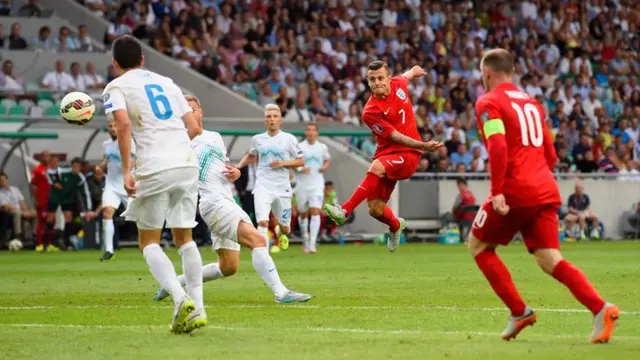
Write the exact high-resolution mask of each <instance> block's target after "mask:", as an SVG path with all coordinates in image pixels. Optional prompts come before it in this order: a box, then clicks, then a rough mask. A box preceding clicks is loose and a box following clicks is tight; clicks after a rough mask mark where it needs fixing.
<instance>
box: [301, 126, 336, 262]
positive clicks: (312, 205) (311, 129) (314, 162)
mask: <svg viewBox="0 0 640 360" xmlns="http://www.w3.org/2000/svg"><path fill="white" fill-rule="evenodd" d="M304 136H305V140H303V141H302V142H300V144H298V146H299V147H300V150H302V155H303V156H304V167H300V168H298V169H296V174H295V176H296V198H297V199H298V211H299V212H300V215H298V223H299V224H300V232H301V233H302V251H304V252H305V253H311V254H315V253H316V240H317V239H318V233H319V232H320V208H321V207H322V203H323V201H324V176H323V175H322V174H324V172H325V171H327V169H328V168H329V165H330V164H331V155H329V148H327V145H325V144H323V143H321V142H319V141H318V125H317V124H307V128H306V130H305V131H304Z"/></svg>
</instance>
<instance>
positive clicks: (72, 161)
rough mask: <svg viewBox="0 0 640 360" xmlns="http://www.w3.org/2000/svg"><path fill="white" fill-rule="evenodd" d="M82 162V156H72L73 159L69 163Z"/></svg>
mask: <svg viewBox="0 0 640 360" xmlns="http://www.w3.org/2000/svg"><path fill="white" fill-rule="evenodd" d="M83 163H84V160H82V158H80V157H74V158H73V159H71V165H73V164H80V165H82V164H83Z"/></svg>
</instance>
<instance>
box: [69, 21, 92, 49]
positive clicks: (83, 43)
mask: <svg viewBox="0 0 640 360" xmlns="http://www.w3.org/2000/svg"><path fill="white" fill-rule="evenodd" d="M73 42H74V45H73V47H74V48H75V50H77V51H94V50H95V47H94V44H93V40H91V38H90V37H89V28H87V25H80V26H78V35H77V36H75V37H74V38H73Z"/></svg>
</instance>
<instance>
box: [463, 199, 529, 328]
mask: <svg viewBox="0 0 640 360" xmlns="http://www.w3.org/2000/svg"><path fill="white" fill-rule="evenodd" d="M511 211H512V212H513V214H512V213H511V212H510V213H509V214H507V216H508V217H507V216H500V215H498V214H496V213H495V212H494V211H493V208H492V205H491V202H485V203H484V205H483V206H482V208H481V209H480V211H478V214H477V215H476V218H475V220H474V221H473V228H472V229H471V232H470V233H469V240H468V242H467V246H468V249H469V253H470V254H471V256H473V258H474V260H475V262H476V265H477V266H478V268H480V271H482V274H483V275H484V277H485V278H486V279H487V281H488V282H489V284H490V285H491V288H492V289H493V291H494V292H495V293H496V295H498V297H499V298H500V300H502V302H503V303H504V304H505V305H506V306H507V308H509V310H510V311H511V317H510V318H509V322H508V324H507V328H506V329H505V330H504V331H503V332H502V334H501V337H502V338H503V339H504V340H511V339H515V337H516V336H517V335H518V334H519V333H520V331H522V330H523V329H524V328H525V327H527V326H530V325H533V324H534V323H535V321H536V315H535V313H534V312H533V310H531V309H529V308H528V307H527V305H526V304H525V303H524V301H523V300H522V297H521V296H520V294H519V293H518V290H517V289H516V286H515V284H514V283H513V279H512V278H511V274H510V273H509V269H507V267H506V266H505V264H504V263H503V262H502V260H501V259H500V257H498V254H497V253H496V247H497V246H498V245H507V244H508V243H509V242H510V241H511V239H512V238H513V236H514V235H515V233H516V230H517V229H518V224H517V221H516V219H517V214H515V212H516V211H515V209H512V210H511ZM514 215H515V216H514Z"/></svg>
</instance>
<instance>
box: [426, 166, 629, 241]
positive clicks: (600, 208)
mask: <svg viewBox="0 0 640 360" xmlns="http://www.w3.org/2000/svg"><path fill="white" fill-rule="evenodd" d="M574 184H575V182H574V181H573V180H559V181H558V187H559V188H560V194H561V196H562V201H563V205H566V202H567V199H568V198H569V195H571V194H572V193H573V191H574V190H573V187H574ZM584 185H585V193H586V194H587V195H589V198H590V199H591V204H592V206H593V211H594V212H595V213H596V215H597V216H598V217H599V218H600V221H602V222H603V223H604V227H605V231H606V233H607V235H606V236H607V237H611V238H614V239H617V238H620V237H621V236H622V234H621V233H620V229H621V222H622V221H623V220H624V219H623V218H622V213H623V212H624V211H628V210H631V209H632V206H633V205H634V204H635V203H637V202H639V201H640V183H639V182H632V181H620V180H593V179H586V180H584ZM438 187H439V189H440V191H439V193H438V201H439V209H440V214H444V213H445V212H448V211H451V207H452V206H453V201H454V199H455V197H456V195H457V194H458V188H457V187H456V182H455V180H440V181H438ZM469 188H470V189H471V191H472V192H473V194H474V195H475V197H476V200H477V201H478V203H482V202H483V201H484V200H485V199H486V198H487V196H488V195H489V181H488V180H471V181H469Z"/></svg>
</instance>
